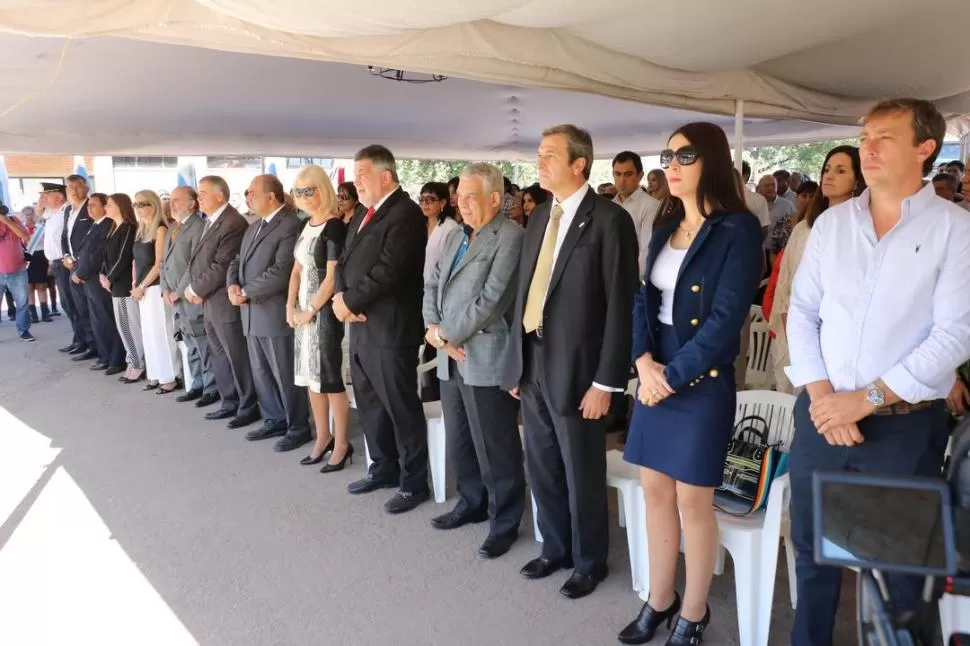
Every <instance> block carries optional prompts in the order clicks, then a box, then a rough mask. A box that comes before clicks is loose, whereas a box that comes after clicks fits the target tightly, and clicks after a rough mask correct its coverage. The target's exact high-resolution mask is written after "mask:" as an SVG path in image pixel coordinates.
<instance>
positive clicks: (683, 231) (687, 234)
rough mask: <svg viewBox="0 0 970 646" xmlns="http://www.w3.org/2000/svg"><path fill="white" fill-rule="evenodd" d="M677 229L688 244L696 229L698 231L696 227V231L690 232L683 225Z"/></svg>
mask: <svg viewBox="0 0 970 646" xmlns="http://www.w3.org/2000/svg"><path fill="white" fill-rule="evenodd" d="M677 228H678V229H679V230H680V232H681V233H683V234H684V235H685V236H687V241H688V242H690V239H691V238H693V237H694V234H695V233H697V229H699V228H700V227H697V229H694V230H690V229H687V228H686V227H684V225H683V224H681V225H680V226H678V227H677Z"/></svg>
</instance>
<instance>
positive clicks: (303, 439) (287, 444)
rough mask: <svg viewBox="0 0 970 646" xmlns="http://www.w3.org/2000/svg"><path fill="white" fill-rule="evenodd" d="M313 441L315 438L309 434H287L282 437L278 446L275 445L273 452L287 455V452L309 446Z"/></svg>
mask: <svg viewBox="0 0 970 646" xmlns="http://www.w3.org/2000/svg"><path fill="white" fill-rule="evenodd" d="M312 441H313V436H312V435H310V434H309V433H304V434H302V435H295V434H290V433H287V434H286V435H284V436H283V437H281V438H280V439H279V441H278V442H277V443H276V444H274V445H273V450H274V451H276V452H277V453H286V452H287V451H292V450H293V449H298V448H300V447H301V446H303V445H304V444H308V443H310V442H312Z"/></svg>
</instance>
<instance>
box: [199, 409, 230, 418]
mask: <svg viewBox="0 0 970 646" xmlns="http://www.w3.org/2000/svg"><path fill="white" fill-rule="evenodd" d="M235 416H236V413H234V412H233V411H231V410H229V409H226V408H220V409H219V410H214V411H211V412H208V413H206V414H205V418H206V419H228V418H230V417H235Z"/></svg>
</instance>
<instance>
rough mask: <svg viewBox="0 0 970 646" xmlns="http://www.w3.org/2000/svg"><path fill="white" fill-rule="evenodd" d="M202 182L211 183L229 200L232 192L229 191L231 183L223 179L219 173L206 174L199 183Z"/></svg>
mask: <svg viewBox="0 0 970 646" xmlns="http://www.w3.org/2000/svg"><path fill="white" fill-rule="evenodd" d="M202 182H205V183H206V184H209V185H211V186H212V188H214V189H216V190H217V191H219V192H220V193H222V195H223V197H225V198H226V199H227V200H228V199H229V196H230V195H231V193H230V191H229V183H228V182H226V180H224V179H222V178H221V177H219V176H218V175H206V176H205V177H203V178H202V179H200V180H199V184H201V183H202Z"/></svg>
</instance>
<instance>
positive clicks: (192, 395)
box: [175, 390, 202, 403]
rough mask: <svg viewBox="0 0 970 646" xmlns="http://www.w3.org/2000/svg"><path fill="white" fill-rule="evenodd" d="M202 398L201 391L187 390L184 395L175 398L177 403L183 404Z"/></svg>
mask: <svg viewBox="0 0 970 646" xmlns="http://www.w3.org/2000/svg"><path fill="white" fill-rule="evenodd" d="M201 396H202V391H201V390H187V391H185V393H184V394H181V395H179V396H178V397H176V398H175V401H177V402H179V403H182V402H192V401H195V400H196V399H198V398H199V397H201Z"/></svg>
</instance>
